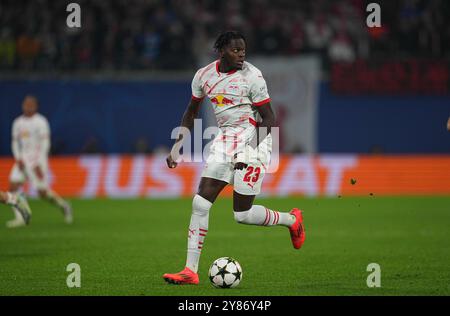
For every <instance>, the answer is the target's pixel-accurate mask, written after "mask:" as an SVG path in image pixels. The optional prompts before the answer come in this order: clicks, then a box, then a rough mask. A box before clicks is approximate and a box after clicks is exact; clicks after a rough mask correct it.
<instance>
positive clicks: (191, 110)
mask: <svg viewBox="0 0 450 316" xmlns="http://www.w3.org/2000/svg"><path fill="white" fill-rule="evenodd" d="M201 102H202V100H197V99H191V101H190V102H189V104H188V106H187V108H186V111H184V114H183V118H182V119H181V127H185V128H187V129H189V130H192V128H193V127H194V120H195V118H197V116H198V112H199V110H200V103H201ZM182 140H183V134H182V133H180V134H179V135H178V137H177V139H176V141H175V144H174V145H173V146H172V150H171V151H170V154H169V156H167V159H166V162H167V166H168V167H169V168H176V167H177V165H178V164H177V162H176V160H177V158H178V155H179V152H180V147H181V145H182Z"/></svg>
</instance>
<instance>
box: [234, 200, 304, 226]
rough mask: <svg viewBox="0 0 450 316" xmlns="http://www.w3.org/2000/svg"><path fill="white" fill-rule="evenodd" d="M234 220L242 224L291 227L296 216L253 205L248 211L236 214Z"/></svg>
mask: <svg viewBox="0 0 450 316" xmlns="http://www.w3.org/2000/svg"><path fill="white" fill-rule="evenodd" d="M234 219H235V220H236V221H237V222H238V223H241V224H248V225H258V226H274V225H282V226H286V227H291V226H292V224H294V223H295V220H296V218H295V216H294V215H291V214H289V213H284V212H277V211H272V210H269V209H268V208H266V207H264V206H261V205H253V206H252V208H251V209H249V210H248V211H244V212H234Z"/></svg>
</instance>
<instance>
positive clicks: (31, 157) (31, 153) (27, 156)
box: [6, 95, 73, 228]
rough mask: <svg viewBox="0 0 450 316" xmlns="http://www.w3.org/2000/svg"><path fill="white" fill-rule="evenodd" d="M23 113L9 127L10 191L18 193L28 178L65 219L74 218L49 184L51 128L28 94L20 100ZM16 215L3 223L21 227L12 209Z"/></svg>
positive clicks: (33, 99)
mask: <svg viewBox="0 0 450 316" xmlns="http://www.w3.org/2000/svg"><path fill="white" fill-rule="evenodd" d="M22 110H23V115H21V116H20V117H18V118H17V119H15V120H14V123H13V128H12V151H13V154H14V158H15V160H16V163H15V164H14V166H13V168H12V170H11V174H10V178H9V181H10V192H11V193H17V192H18V191H19V189H20V188H21V187H22V185H23V184H24V183H25V182H26V181H29V182H30V184H31V185H32V186H33V187H34V188H35V189H36V190H37V191H38V193H39V196H40V197H41V198H44V199H46V200H47V201H49V202H51V203H52V204H54V205H56V206H57V207H59V208H60V209H61V211H62V212H63V214H64V220H65V222H66V223H68V224H70V223H72V221H73V217H72V209H71V207H70V205H69V204H68V203H67V202H66V201H64V200H63V199H62V198H61V197H60V196H59V195H58V194H56V193H55V192H54V191H52V190H51V189H50V188H49V185H48V154H49V151H50V127H49V124H48V121H47V119H46V118H45V117H44V116H42V115H41V114H39V113H38V100H37V99H36V97H34V96H31V95H28V96H26V97H25V99H24V100H23V103H22ZM13 210H14V214H15V218H14V219H13V220H11V221H9V222H7V223H6V226H7V227H9V228H14V227H20V226H24V225H25V224H26V223H25V221H24V219H23V216H22V215H21V214H20V212H19V211H18V210H17V208H14V207H13Z"/></svg>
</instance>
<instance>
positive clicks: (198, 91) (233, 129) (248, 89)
mask: <svg viewBox="0 0 450 316" xmlns="http://www.w3.org/2000/svg"><path fill="white" fill-rule="evenodd" d="M219 63H220V61H219V60H216V61H214V62H212V63H210V64H209V65H207V66H206V67H203V68H201V69H199V70H198V71H197V73H196V74H195V76H194V79H193V80H192V98H193V99H195V100H201V99H203V98H204V97H208V99H209V100H210V102H211V104H212V105H213V108H214V113H215V115H216V120H217V125H218V126H219V128H220V131H221V135H218V137H216V141H223V142H227V143H230V145H231V147H230V146H227V147H229V148H228V150H227V151H228V152H229V153H231V150H233V151H236V149H237V147H242V146H241V145H242V144H244V143H248V142H250V141H251V139H252V138H253V137H254V135H255V134H256V126H257V123H258V122H259V121H260V120H261V118H260V115H259V113H258V111H257V110H256V108H255V107H256V106H261V105H264V104H266V103H268V102H270V96H269V92H268V90H267V85H266V81H265V80H264V78H263V76H262V73H261V71H260V70H259V69H258V68H256V67H255V66H253V65H252V64H250V63H248V62H244V65H243V67H242V69H241V70H233V71H230V72H228V73H221V72H219ZM236 140H237V143H236Z"/></svg>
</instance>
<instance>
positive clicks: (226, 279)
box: [208, 257, 242, 288]
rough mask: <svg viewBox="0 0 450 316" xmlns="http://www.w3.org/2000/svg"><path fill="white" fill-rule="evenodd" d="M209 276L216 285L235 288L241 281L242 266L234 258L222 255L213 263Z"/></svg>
mask: <svg viewBox="0 0 450 316" xmlns="http://www.w3.org/2000/svg"><path fill="white" fill-rule="evenodd" d="M208 276H209V280H210V281H211V284H212V285H214V286H215V287H218V288H233V287H236V286H238V285H239V283H241V280H242V268H241V265H240V264H239V262H237V261H236V260H234V259H233V258H230V257H222V258H219V259H217V260H215V261H214V262H213V263H212V265H211V267H210V268H209V272H208Z"/></svg>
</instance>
